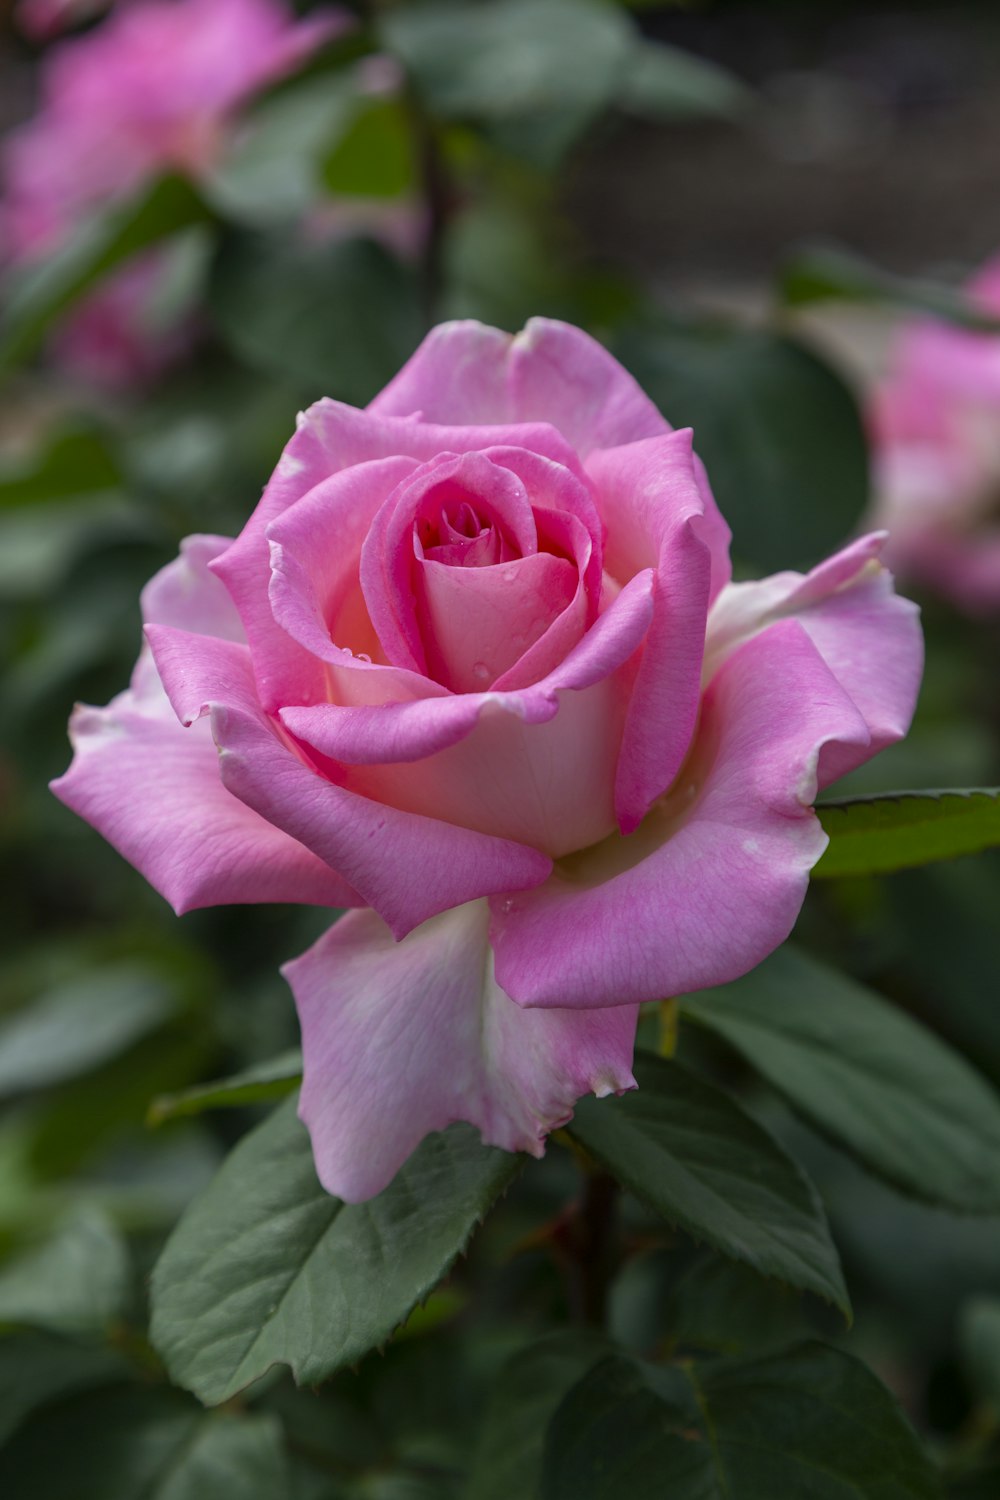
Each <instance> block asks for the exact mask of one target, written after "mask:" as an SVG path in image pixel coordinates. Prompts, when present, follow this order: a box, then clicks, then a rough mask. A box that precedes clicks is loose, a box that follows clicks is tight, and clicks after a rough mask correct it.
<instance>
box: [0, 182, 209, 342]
mask: <svg viewBox="0 0 1000 1500" xmlns="http://www.w3.org/2000/svg"><path fill="white" fill-rule="evenodd" d="M210 218H211V214H210V211H209V210H208V208H207V207H206V205H205V203H204V201H203V199H202V198H201V197H200V195H199V193H198V192H197V190H196V189H195V188H194V187H192V186H191V184H190V183H188V182H186V181H185V180H184V179H182V178H179V177H165V178H162V179H161V180H160V181H159V182H157V183H154V184H153V186H152V187H151V188H149V189H148V190H147V191H146V192H144V193H142V194H141V195H139V196H138V197H136V198H133V199H129V200H128V201H127V202H125V203H122V204H117V205H115V207H113V208H111V209H109V210H107V211H106V212H105V213H104V214H101V215H99V216H97V217H95V218H93V219H92V220H90V221H89V222H88V223H87V224H86V225H85V226H84V227H83V228H82V229H81V230H80V231H79V232H78V233H77V234H76V235H74V237H73V238H72V239H71V240H69V241H67V243H66V245H65V246H63V247H62V248H61V249H60V250H58V251H57V252H56V253H55V254H54V255H52V256H51V257H50V258H49V259H47V260H45V261H43V262H41V263H40V264H39V265H38V266H33V267H31V268H30V269H28V270H25V271H22V272H19V273H18V274H17V277H16V279H13V280H12V281H11V283H10V285H9V286H8V288H7V296H6V299H5V306H4V316H3V321H2V324H0V370H2V369H4V368H5V367H8V366H10V365H12V364H15V363H16V362H18V361H19V360H22V359H26V358H27V357H28V356H29V355H31V354H33V353H34V351H35V350H36V349H37V348H38V346H39V345H40V343H41V342H42V340H43V339H44V337H45V335H46V333H47V332H48V330H49V328H50V327H51V326H52V324H53V323H54V322H55V320H56V319H57V318H58V317H59V316H60V315H61V314H62V313H63V312H65V311H66V309H67V308H68V307H71V306H72V305H73V303H74V302H75V301H76V300H77V299H78V298H79V297H80V296H82V294H83V293H84V292H85V291H86V290H87V289H88V287H90V286H92V285H93V283H94V282H95V281H98V280H99V279H100V278H101V277H102V276H104V275H106V274H107V272H108V271H111V270H113V269H114V267H115V266H117V265H119V264H121V262H122V261H124V260H127V259H128V258H129V257H130V256H132V255H136V254H137V253H138V252H139V251H140V250H145V249H146V248H147V247H148V246H150V245H153V244H156V243H158V242H159V241H161V240H164V239H167V238H168V237H169V236H171V235H174V234H177V233H178V232H179V231H180V230H182V229H187V228H189V227H190V226H191V225H193V224H202V223H206V222H208V221H209V220H210Z"/></svg>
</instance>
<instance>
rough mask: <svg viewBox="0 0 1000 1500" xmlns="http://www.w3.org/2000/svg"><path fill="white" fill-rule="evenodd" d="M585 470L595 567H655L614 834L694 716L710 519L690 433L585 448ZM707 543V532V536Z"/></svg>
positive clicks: (641, 801) (630, 823)
mask: <svg viewBox="0 0 1000 1500" xmlns="http://www.w3.org/2000/svg"><path fill="white" fill-rule="evenodd" d="M587 469H588V472H589V474H590V476H591V478H592V479H593V481H594V484H595V486H596V489H597V494H598V501H599V504H600V506H601V509H602V512H603V514H604V516H605V519H606V521H607V526H608V546H607V551H606V554H605V566H606V567H607V569H608V571H609V572H610V573H611V574H612V575H613V576H614V577H616V578H618V579H619V580H620V581H622V582H624V581H625V580H626V579H628V578H630V577H631V576H632V575H633V574H634V573H635V572H636V571H637V570H638V569H640V568H647V567H650V566H652V567H654V568H655V570H656V571H655V577H656V585H655V593H654V605H653V623H652V625H651V627H650V632H649V639H648V640H647V642H646V647H645V650H644V652H643V658H642V663H641V665H640V667H639V676H638V679H637V681H636V685H635V690H634V692H633V695H632V702H631V705H630V707H629V712H628V718H627V719H626V721H625V735H624V739H623V742H622V750H621V756H620V759H619V762H618V771H617V778H616V785H615V807H616V809H617V816H618V821H619V826H620V827H621V829H622V832H623V833H631V832H633V830H634V829H635V828H637V827H638V825H639V824H640V822H641V821H642V819H643V818H644V817H645V815H646V813H647V812H648V810H649V808H650V806H651V805H652V803H653V801H654V800H655V799H656V798H657V797H659V796H661V795H662V793H663V792H665V791H666V789H667V787H668V786H669V785H670V783H671V782H672V781H673V779H674V777H675V776H676V775H677V772H678V771H679V769H680V767H681V763H682V762H683V760H684V757H685V755H686V754H687V750H688V746H689V744H690V741H691V735H692V732H693V730H694V724H695V719H696V717H697V713H698V701H699V696H700V683H701V661H702V652H703V650H704V644H705V620H706V616H707V613H708V600H709V587H710V577H711V559H712V547H711V542H712V540H713V522H712V520H711V518H710V517H706V515H705V500H704V494H703V491H702V487H701V485H700V483H699V477H698V473H697V470H696V468H695V461H694V455H693V452H692V448H691V433H690V430H685V431H683V432H672V433H670V434H669V435H668V436H666V437H657V438H650V439H648V440H647V441H645V442H639V443H632V444H630V445H629V446H628V447H626V448H612V449H603V450H601V451H600V452H597V453H593V454H591V456H590V458H589V459H588V461H587ZM714 539H715V540H716V541H717V537H714Z"/></svg>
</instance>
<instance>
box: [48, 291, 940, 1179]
mask: <svg viewBox="0 0 1000 1500" xmlns="http://www.w3.org/2000/svg"><path fill="white" fill-rule="evenodd" d="M881 541H882V538H881V537H879V536H873V537H867V538H865V539H864V540H862V541H859V542H856V543H854V544H853V545H851V546H849V547H848V548H847V549H846V550H845V551H843V552H841V553H840V554H839V555H838V556H836V557H834V558H832V559H831V560H830V561H828V562H826V563H824V564H823V565H822V566H820V567H818V568H816V569H815V570H814V571H813V572H812V573H810V574H809V575H807V576H805V577H803V576H802V575H800V574H796V573H783V574H779V575H776V576H775V577H772V578H769V579H766V580H764V581H763V582H760V583H742V584H733V583H731V582H730V579H729V573H730V569H729V556H728V548H729V531H728V528H727V526H726V524H725V522H724V520H723V519H722V517H721V515H720V514H719V512H718V510H717V508H716V506H715V503H714V501H713V499H712V495H711V492H710V489H709V486H708V482H707V480H706V476H705V474H704V472H703V470H702V467H701V465H700V463H699V461H698V459H697V458H696V457H695V455H694V453H693V451H692V439H691V433H690V432H679V431H673V430H671V428H670V427H669V426H668V424H667V422H666V421H665V420H664V419H663V417H662V416H661V415H660V413H659V412H658V411H657V410H656V408H655V407H654V406H653V405H652V404H651V402H650V401H649V400H648V399H647V398H646V396H645V395H644V394H643V393H642V391H641V390H640V389H639V388H638V386H637V385H636V384H635V382H634V381H633V380H632V378H631V377H630V376H629V375H628V374H627V373H626V372H625V371H624V370H623V369H622V368H621V367H620V366H619V365H618V364H617V363H616V362H615V361H614V360H613V359H612V358H611V357H610V355H608V354H607V353H606V352H605V351H604V350H603V349H602V348H601V347H600V346H599V345H597V344H596V343H594V342H593V341H592V340H591V339H590V338H589V337H587V336H586V335H584V334H583V333H581V332H579V331H577V330H576V329H573V328H571V327H569V326H567V325H564V324H560V323H556V322H550V321H547V320H544V319H538V320H534V321H533V322H531V323H530V324H529V325H528V327H527V328H526V329H525V331H524V332H523V333H521V334H518V335H517V336H516V337H514V338H511V337H510V336H509V335H507V334H504V333H501V332H499V331H497V330H496V329H492V328H487V327H484V326H482V325H479V324H474V323H453V324H449V325H445V326H443V327H441V328H438V329H437V330H435V331H434V332H433V333H432V334H431V335H430V336H429V337H428V338H427V339H426V341H425V342H424V343H423V345H422V346H421V347H420V349H419V350H418V351H417V353H416V354H415V355H414V356H413V358H412V359H411V360H410V362H409V363H408V364H407V365H406V366H405V367H404V369H403V370H402V371H401V372H400V374H399V375H398V376H397V377H396V378H395V379H394V380H393V381H392V383H391V384H390V385H389V386H388V387H387V389H386V390H384V391H383V392H382V394H381V395H380V396H378V397H377V398H376V399H375V401H373V402H372V404H371V406H370V407H369V408H368V409H367V410H364V411H360V410H355V409H353V408H350V407H347V406H344V405H341V404H339V403H337V402H335V401H320V402H319V403H318V404H317V405H315V406H313V407H312V408H311V409H310V410H309V411H308V412H307V413H305V415H304V416H303V417H302V418H301V419H300V423H299V428H298V431H297V432H296V434H295V436H294V437H293V438H292V440H291V442H290V443H289V444H288V447H287V448H286V449H285V452H284V454H283V456H282V458H281V461H280V463H279V464H278V467H277V470H276V471H275V474H274V477H273V478H272V480H271V481H270V483H269V484H268V486H267V488H266V490H265V492H264V495H263V498H262V499H261V501H260V504H259V505H258V507H257V509H256V511H255V512H254V514H253V516H252V517H251V519H250V520H249V522H248V523H247V525H246V527H245V529H244V530H243V532H242V533H241V535H240V536H239V537H237V539H236V540H235V541H230V540H228V539H226V538H222V537H211V536H197V537H192V538H189V539H188V541H187V542H186V543H185V544H184V546H183V549H182V553H181V556H180V558H179V559H178V561H177V562H175V563H172V564H170V565H169V566H168V567H166V568H165V569H164V570H163V571H162V572H161V573H160V574H158V575H157V577H156V578H154V579H153V580H152V582H151V583H150V584H149V585H148V586H147V588H146V590H145V593H144V595H143V601H142V604H143V614H144V618H145V621H146V637H147V645H146V646H145V647H144V649H143V653H142V655H141V656H140V658H139V662H138V665H137V667H136V670H135V674H134V676H133V679H132V684H131V686H130V687H129V689H128V690H127V691H126V692H124V693H122V694H121V695H120V696H119V697H117V698H116V699H114V700H113V701H112V702H111V703H110V704H109V705H108V706H107V707H106V708H101V709H98V708H88V707H81V708H78V709H77V711H76V713H75V715H74V718H73V721H72V737H73V740H74V744H75V749H76V754H75V758H74V760H73V763H72V766H71V768H70V770H69V771H68V772H67V774H66V775H65V776H63V777H62V778H61V779H60V780H58V781H57V782H55V783H54V789H55V791H56V793H57V795H58V796H59V797H60V798H61V799H62V800H63V801H64V802H65V803H66V804H67V805H68V806H70V807H71V808H73V809H74V810H75V811H76V812H78V813H80V814H81V815H82V816H83V817H84V818H86V819H88V821H90V822H91V823H92V824H93V825H94V826H95V827H96V828H98V829H99V830H100V831H101V832H102V833H103V834H104V836H105V837H106V838H108V839H109V840H110V841H111V843H112V844H114V845H115V847H116V848H117V849H119V850H120V851H121V853H122V854H123V855H124V856H125V857H126V858H127V859H129V860H131V861H132V862H133V863H134V864H135V865H136V866H138V868H139V869H140V870H141V871H142V872H143V874H144V875H145V876H146V877H147V879H149V880H150V881H151V882H152V884H153V885H154V886H155V887H156V888H157V889H158V890H159V891H161V892H162V893H163V895H164V896H165V897H166V898H167V899H168V900H169V901H170V902H171V903H172V904H173V905H174V906H175V908H176V909H177V911H178V912H183V911H187V910H190V909H192V908H195V907H201V906H206V905H210V904H214V903H220V902H252V901H293V902H307V903H317V904H320V905H327V906H331V907H353V908H360V909H358V910H353V911H350V912H349V913H348V914H347V915H346V916H344V917H343V918H341V920H339V921H338V922H337V923H336V924H335V925H333V926H332V927H331V928H330V930H329V932H328V933H327V934H326V935H325V936H324V937H323V938H322V939H321V940H320V941H319V942H318V943H317V944H316V945H315V946H314V947H313V948H312V949H311V950H310V951H309V952H307V953H306V954H305V955H304V956H303V957H301V958H299V959H297V960H296V961H295V962H293V963H291V964H290V965H289V966H288V968H287V970H286V974H287V977H288V979H289V982H290V984H291V986H292V989H293V991H294V993H295V998H296V1001H297V1004H298V1009H299V1014H300V1018H301V1023H302V1034H303V1044H304V1059H305V1061H304V1082H303V1090H302V1099H301V1110H302V1114H303V1118H304V1119H305V1121H306V1123H307V1125H308V1127H309V1129H310V1131H311V1134H312V1139H313V1143H314V1150H315V1155H316V1160H317V1165H318V1169H319V1173H320V1176H321V1178H322V1180H323V1182H324V1183H325V1185H326V1186H327V1187H328V1188H329V1189H330V1190H331V1191H332V1192H335V1193H337V1194H339V1195H340V1196H342V1197H344V1198H346V1199H348V1200H357V1199H362V1198H365V1197H367V1196H369V1195H371V1194H373V1193H375V1192H377V1191H378V1190H379V1189H381V1188H382V1187H383V1186H384V1185H385V1184H386V1183H387V1182H388V1181H389V1180H390V1178H391V1177H392V1176H393V1174H394V1172H395V1171H396V1169H397V1168H398V1166H399V1165H400V1164H401V1162H402V1161H403V1160H404V1159H405V1158H406V1156H407V1155H408V1154H409V1152H410V1151H411V1150H412V1149H413V1148H414V1147H415V1146H416V1144H417V1143H418V1142H419V1141H420V1139H421V1138H422V1137H423V1136H424V1135H425V1134H426V1133H427V1132H429V1131H432V1130H435V1129H439V1128H442V1127H443V1126H445V1125H446V1124H448V1123H449V1122H450V1121H452V1120H455V1119H463V1120H469V1121H472V1122H474V1123H475V1124H476V1125H478V1126H479V1127H480V1129H481V1131H482V1133H483V1136H484V1138H485V1139H486V1140H487V1141H489V1142H493V1143H496V1144H498V1145H501V1146H504V1147H506V1148H507V1149H509V1150H524V1151H530V1152H533V1153H535V1154H536V1155H538V1154H541V1151H542V1149H543V1144H544V1138H545V1135H546V1133H547V1132H548V1131H549V1130H551V1129H552V1128H553V1127H554V1126H556V1125H558V1124H560V1123H561V1122H564V1121H565V1120H566V1119H567V1118H568V1117H569V1116H570V1114H571V1112H572V1109H573V1105H574V1103H575V1101H576V1099H577V1098H578V1097H579V1096H580V1095H581V1094H583V1093H585V1092H588V1091H593V1092H594V1093H596V1094H598V1095H603V1094H607V1093H610V1092H614V1091H622V1090H625V1089H629V1088H631V1087H633V1086H634V1080H633V1078H632V1074H631V1069H630V1064H631V1055H632V1047H633V1040H634V1033H635V1026H636V1020H637V1016H638V1007H639V1004H640V1002H643V1001H647V1000H655V999H659V998H662V997H665V996H672V995H677V994H680V993H683V992H685V991H689V990H692V989H696V988H698V987H701V986H705V985H710V984H715V983H718V982H721V981H725V980H729V979H732V978H734V977H736V976H737V975H739V974H742V973H743V972H745V971H746V970H747V969H749V968H751V967H752V966H753V965H755V964H756V963H758V962H759V961H760V960H761V959H762V958H763V957H764V956H765V955H766V954H767V953H769V952H770V951H771V950H772V949H774V948H775V947H777V945H778V944H779V943H781V942H782V941H783V939H784V938H785V937H786V936H787V934H788V932H789V930H790V929H791V927H792V924H793V923H794V921H795V918H796V915H797V913H798V911H799V908H800V906H801V903H802V900H803V896H804V893H805V889H806V884H807V881H808V876H809V871H810V868H811V866H812V865H813V864H814V863H815V861H816V860H817V859H818V857H819V855H820V854H821V852H822V850H823V848H824V845H825V843H826V837H825V835H824V833H823V831H822V829H821V827H820V824H819V821H818V819H817V818H816V816H815V814H814V812H813V811H812V810H811V804H812V802H813V800H814V798H815V796H816V793H817V790H818V789H819V788H821V787H824V786H826V785H827V784H828V783H829V782H830V781H832V780H833V779H834V778H835V777H837V776H840V775H842V774H843V773H844V772H846V771H849V770H851V769H852V768H853V767H855V766H857V765H859V764H860V763H861V762H863V761H865V760H867V759H868V757H870V756H871V755H873V754H874V753H875V752H876V751H877V750H879V749H880V748H882V747H883V746H885V745H887V744H889V743H890V742H891V741H893V740H896V739H898V738H899V736H901V735H902V734H903V733H904V732H905V731H906V728H907V726H908V724H909V720H910V716H911V713H912V709H913V705H914V699H915V695H916V691H917V686H918V682H919V677H920V669H921V638H920V631H919V625H918V621H917V612H916V610H915V608H914V606H913V605H911V604H909V603H908V602H906V601H905V600H902V599H900V598H898V597H896V596H895V595H894V593H893V590H892V584H891V579H890V577H889V575H888V574H887V573H886V572H885V571H884V570H883V569H882V567H881V566H880V564H879V562H878V552H879V547H880V545H881Z"/></svg>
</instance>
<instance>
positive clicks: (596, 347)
mask: <svg viewBox="0 0 1000 1500" xmlns="http://www.w3.org/2000/svg"><path fill="white" fill-rule="evenodd" d="M369 410H370V411H373V412H378V413H379V414H380V415H384V416H400V417H406V416H410V415H412V414H414V413H420V414H421V415H422V416H423V417H424V418H425V419H426V420H427V421H429V422H441V423H452V422H454V423H462V424H464V423H476V424H483V423H488V422H551V424H552V426H553V427H556V428H558V430H559V431H560V432H561V433H562V435H563V437H565V438H566V439H567V441H568V442H569V443H570V444H571V445H572V446H573V448H574V449H575V450H576V452H577V453H578V454H580V456H581V457H582V456H584V455H585V454H587V453H589V452H590V451H591V450H592V449H593V448H612V447H616V446H618V445H619V444H621V443H633V442H635V441H636V440H637V439H639V438H647V437H655V436H657V435H658V434H660V433H664V432H669V431H670V424H669V423H668V422H665V421H664V419H663V417H662V416H661V415H660V413H659V412H658V411H657V409H656V407H655V406H654V405H653V403H652V401H650V399H649V397H648V396H647V395H646V394H645V393H644V392H643V391H642V390H641V389H640V387H639V386H638V385H637V384H636V382H635V380H633V378H632V376H631V375H630V374H629V373H628V371H627V370H625V369H623V368H622V366H621V365H620V364H619V363H618V361H617V360H616V359H614V358H613V357H612V356H611V355H610V354H609V353H608V351H607V350H606V349H604V348H602V346H601V345H600V344H599V343H598V342H597V340H596V339H592V338H591V337H590V335H589V334H586V333H583V332H581V330H580V329H579V328H573V327H572V326H571V325H570V324H569V323H559V322H556V321H554V320H553V319H551V318H532V319H531V321H530V322H529V323H528V324H527V325H526V327H525V328H524V329H523V330H522V332H521V333H518V334H514V335H513V337H512V336H511V335H510V334H506V333H501V332H500V330H499V329H497V328H488V327H486V326H485V325H484V324H482V323H476V322H474V321H472V320H471V319H470V320H468V321H465V322H455V323H442V324H441V326H440V327H438V328H434V329H432V330H431V332H430V333H429V334H428V335H427V337H426V338H425V339H424V341H423V343H422V344H421V345H420V348H419V349H418V350H417V352H416V353H415V354H414V355H413V356H412V357H411V358H410V359H409V360H408V361H407V363H406V364H405V365H404V366H403V368H402V369H401V370H400V372H399V374H398V375H397V376H396V377H395V379H394V380H391V381H390V382H389V384H388V385H387V386H386V388H385V390H384V391H382V393H381V394H380V395H378V396H376V397H375V400H374V401H373V402H372V403H371V406H370V407H369ZM526 446H527V445H526Z"/></svg>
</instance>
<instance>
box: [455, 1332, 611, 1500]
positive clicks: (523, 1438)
mask: <svg viewBox="0 0 1000 1500" xmlns="http://www.w3.org/2000/svg"><path fill="white" fill-rule="evenodd" d="M607 1352H608V1345H607V1341H606V1340H605V1339H604V1338H602V1337H601V1335H600V1334H598V1333H596V1332H590V1331H588V1330H585V1329H577V1330H573V1331H566V1332H563V1333H555V1334H550V1335H549V1337H548V1338H544V1339H540V1340H539V1341H538V1342H537V1343H535V1344H532V1345H530V1346H529V1347H528V1348H527V1349H524V1350H521V1351H520V1352H519V1353H518V1354H515V1355H514V1357H513V1359H511V1360H509V1361H508V1362H507V1365H506V1366H505V1368H504V1369H503V1371H502V1372H501V1375H500V1378H499V1379H498V1381H497V1383H496V1387H495V1392H494V1395H493V1399H492V1401H491V1402H490V1405H489V1408H488V1410H487V1413H486V1418H485V1421H484V1423H483V1427H482V1431H481V1433H480V1439H479V1443H478V1446H477V1448H476V1452H475V1455H474V1457H473V1462H472V1472H471V1474H470V1477H469V1483H468V1489H467V1491H466V1495H465V1500H513V1497H514V1496H515V1495H516V1496H518V1497H519V1500H534V1496H535V1495H536V1494H537V1484H538V1477H539V1474H540V1472H541V1466H542V1454H543V1451H544V1446H545V1430H546V1428H547V1427H548V1424H549V1422H550V1420H551V1419H552V1417H553V1416H554V1414H555V1411H556V1408H557V1407H558V1406H559V1403H560V1402H561V1401H562V1399H563V1397H564V1396H565V1395H566V1393H567V1392H568V1391H569V1390H570V1389H571V1388H572V1387H573V1386H574V1385H575V1384H576V1382H577V1381H578V1380H579V1379H580V1377H581V1376H582V1375H584V1374H586V1372H587V1370H589V1369H591V1368H592V1367H593V1366H594V1365H595V1364H596V1363H597V1362H598V1361H599V1360H600V1359H602V1358H604V1356H605V1355H606V1354H607Z"/></svg>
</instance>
